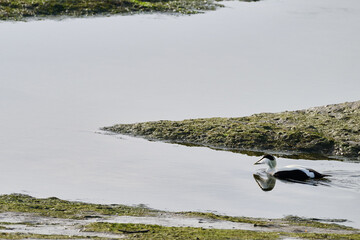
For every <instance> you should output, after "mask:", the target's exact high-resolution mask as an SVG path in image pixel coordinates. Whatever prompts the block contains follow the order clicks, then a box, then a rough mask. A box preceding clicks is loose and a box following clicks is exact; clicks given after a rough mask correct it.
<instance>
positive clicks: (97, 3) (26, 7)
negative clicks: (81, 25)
mask: <svg viewBox="0 0 360 240" xmlns="http://www.w3.org/2000/svg"><path fill="white" fill-rule="evenodd" d="M219 1H221V0H205V1H199V0H77V1H74V0H1V1H0V20H26V19H29V18H38V19H43V18H48V17H64V16H67V17H81V16H96V15H114V14H135V13H151V12H157V13H178V14H195V13H200V12H204V11H210V10H215V9H216V8H218V7H222V6H223V5H221V4H219V3H218V2H219ZM243 1H247V2H252V1H258V0H243Z"/></svg>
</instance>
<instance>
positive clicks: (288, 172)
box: [254, 154, 330, 181]
mask: <svg viewBox="0 0 360 240" xmlns="http://www.w3.org/2000/svg"><path fill="white" fill-rule="evenodd" d="M258 164H267V165H268V166H269V168H268V169H267V171H266V172H267V173H269V174H270V175H272V176H274V177H275V178H278V179H284V180H295V181H305V180H308V179H322V178H325V177H328V176H330V175H327V174H321V173H319V172H317V171H315V170H314V169H311V168H307V167H303V166H298V165H289V166H286V167H283V168H281V169H277V168H276V159H275V157H274V156H273V155H270V154H267V155H264V156H263V157H262V158H261V159H260V160H258V161H257V162H256V163H254V165H258Z"/></svg>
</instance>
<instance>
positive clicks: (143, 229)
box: [84, 223, 279, 240]
mask: <svg viewBox="0 0 360 240" xmlns="http://www.w3.org/2000/svg"><path fill="white" fill-rule="evenodd" d="M84 229H85V231H95V232H109V233H127V239H149V240H150V239H168V240H174V239H202V240H206V239H212V240H213V239H218V240H222V239H264V240H266V239H278V238H279V234H278V233H269V232H266V233H265V232H255V231H246V230H220V229H202V228H193V227H163V226H159V225H145V224H121V223H91V224H89V225H86V226H85V227H84Z"/></svg>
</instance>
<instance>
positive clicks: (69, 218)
mask: <svg viewBox="0 0 360 240" xmlns="http://www.w3.org/2000/svg"><path fill="white" fill-rule="evenodd" d="M0 202H1V205H0V206H1V207H0V237H1V238H2V239H24V238H32V239H84V238H87V239H89V238H91V239H119V238H121V239H214V237H215V239H284V238H289V237H295V238H298V239H299V238H300V239H360V234H359V230H358V229H354V228H350V227H346V226H342V225H339V224H335V223H333V222H337V223H341V222H343V221H346V220H342V219H322V220H320V221H319V219H305V218H300V217H294V216H288V217H285V218H283V219H265V218H248V217H230V216H223V215H217V214H213V213H197V212H178V213H175V212H164V211H157V210H151V209H147V208H143V207H129V206H123V205H98V204H87V203H81V202H69V201H63V200H60V199H57V198H47V199H38V198H33V197H30V196H27V195H18V194H12V195H3V196H0ZM140 209H142V210H140ZM124 210H125V211H124ZM59 213H61V214H59ZM64 213H65V214H64ZM321 221H322V222H321ZM324 222H326V223H324Z"/></svg>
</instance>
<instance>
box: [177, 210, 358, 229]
mask: <svg viewBox="0 0 360 240" xmlns="http://www.w3.org/2000/svg"><path fill="white" fill-rule="evenodd" d="M179 214H181V215H185V216H191V217H203V218H207V219H215V220H223V221H230V222H239V223H249V224H254V225H255V226H268V225H271V224H274V223H276V224H286V225H293V226H304V227H312V228H322V229H332V230H349V231H352V230H355V229H354V228H352V227H348V226H344V225H339V224H336V223H323V222H320V221H321V219H319V220H314V219H308V218H302V217H298V216H286V217H284V218H282V219H264V218H250V217H233V216H226V215H219V214H215V213H211V212H210V213H208V212H205V213H204V212H181V213H179ZM326 220H327V221H341V222H342V221H346V220H344V219H340V220H339V219H326Z"/></svg>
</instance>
